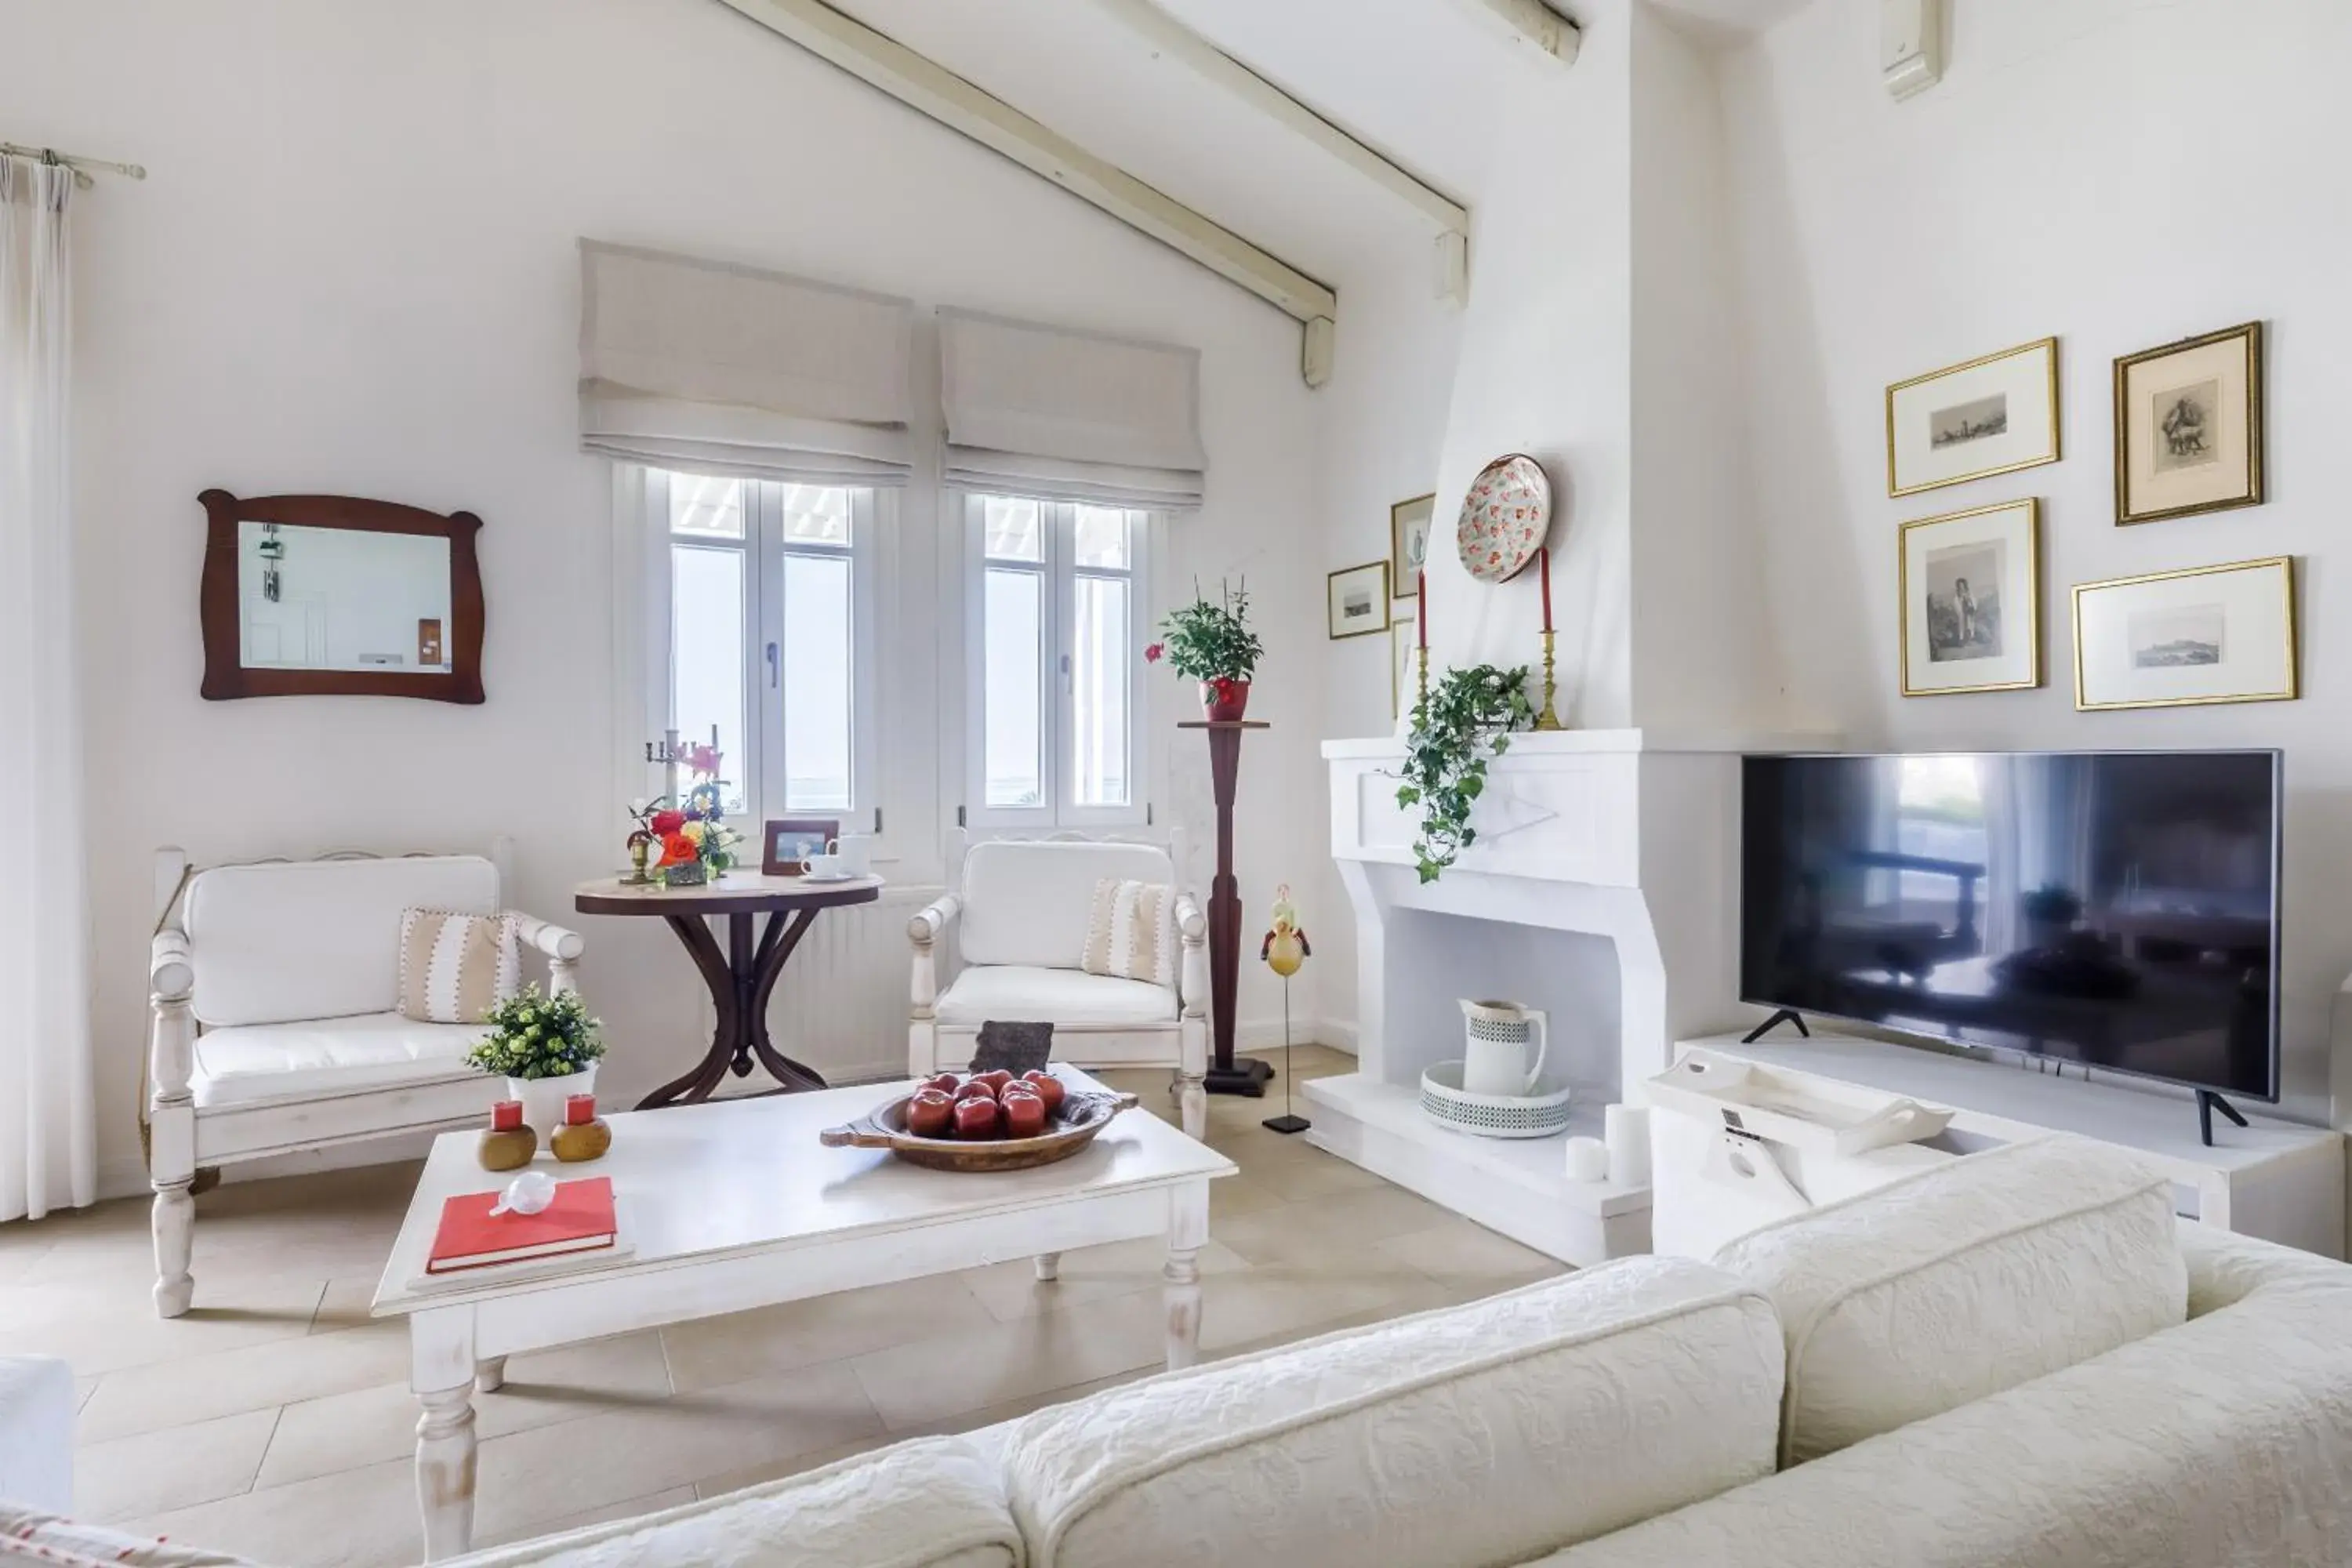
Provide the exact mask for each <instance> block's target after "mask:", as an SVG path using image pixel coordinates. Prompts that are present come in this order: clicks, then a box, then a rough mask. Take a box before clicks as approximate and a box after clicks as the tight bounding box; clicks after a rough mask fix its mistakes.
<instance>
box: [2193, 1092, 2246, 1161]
mask: <svg viewBox="0 0 2352 1568" xmlns="http://www.w3.org/2000/svg"><path fill="white" fill-rule="evenodd" d="M2216 1110H2219V1111H2220V1112H2221V1114H2222V1115H2224V1116H2226V1117H2228V1118H2229V1119H2230V1120H2231V1121H2234V1122H2236V1123H2237V1124H2238V1125H2239V1126H2241V1127H2243V1126H2244V1125H2246V1119H2245V1118H2244V1117H2242V1116H2241V1115H2239V1114H2238V1108H2237V1107H2236V1106H2234V1105H2232V1104H2231V1103H2230V1102H2229V1101H2228V1100H2223V1099H2222V1098H2221V1096H2220V1095H2218V1094H2215V1093H2214V1092H2213V1091H2212V1090H2211V1089H2199V1090H2198V1091H2197V1136H2198V1137H2199V1138H2200V1139H2201V1140H2203V1141H2204V1144H2205V1147H2207V1148H2208V1149H2210V1148H2211V1147H2213V1112H2215V1111H2216Z"/></svg>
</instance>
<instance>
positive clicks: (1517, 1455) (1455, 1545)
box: [1004, 1258, 1780, 1568]
mask: <svg viewBox="0 0 2352 1568" xmlns="http://www.w3.org/2000/svg"><path fill="white" fill-rule="evenodd" d="M1779 1415H1780V1325H1779V1324H1777V1323H1776V1322H1774V1321H1773V1319H1772V1312H1771V1309H1770V1308H1769V1307H1768V1306H1767V1305H1766V1304H1765V1302H1764V1300H1763V1298H1762V1297H1761V1296H1759V1295H1758V1294H1757V1293H1756V1292H1754V1291H1753V1290H1750V1289H1747V1288H1746V1287H1744V1286H1742V1285H1741V1284H1740V1283H1739V1282H1738V1280H1736V1279H1730V1278H1729V1277H1727V1276H1726V1275H1724V1274H1721V1273H1719V1272H1717V1270H1715V1269H1713V1268H1708V1267H1707V1266H1706V1265H1705V1264H1703V1263H1694V1262H1691V1261H1689V1260H1687V1259H1684V1258H1626V1259H1623V1260H1622V1261H1619V1262H1616V1263H1612V1264H1607V1265H1604V1266H1603V1267H1601V1268H1594V1269H1590V1270H1587V1271H1586V1272H1584V1273H1580V1274H1571V1275H1569V1276H1567V1277H1566V1278H1564V1279H1552V1280H1546V1281H1545V1282H1544V1283H1542V1284H1540V1285H1536V1286H1531V1287H1529V1288H1528V1289H1524V1290H1517V1291H1513V1292H1510V1293H1509V1294H1507V1295H1502V1296H1496V1297H1492V1298H1490V1299H1488V1300H1484V1301H1477V1302H1474V1303H1472V1304H1471V1305H1469V1306H1465V1307H1454V1308H1449V1309H1446V1310H1443V1311H1437V1312H1427V1313H1423V1314H1422V1315H1420V1316H1418V1317H1412V1318H1404V1319H1400V1320H1398V1321H1394V1322H1390V1323H1383V1324H1381V1325H1379V1326H1378V1327H1375V1328H1370V1329H1363V1330H1358V1331H1351V1332H1349V1333H1343V1334H1336V1335H1332V1336H1329V1337H1328V1338H1325V1339H1321V1340H1317V1341H1311V1342H1307V1343H1305V1344H1299V1345H1287V1346H1285V1347H1283V1348H1282V1349H1280V1350H1276V1351H1272V1352H1266V1353H1265V1354H1263V1355H1256V1356H1244V1357H1241V1358H1238V1359H1236V1360H1234V1361H1229V1362H1221V1363H1217V1364H1215V1365H1213V1366H1207V1367H1201V1368H1198V1369H1195V1370H1193V1371H1191V1372H1181V1373H1170V1374H1167V1375H1165V1376H1161V1377H1157V1378H1152V1379H1150V1380H1148V1381H1146V1382H1143V1383H1139V1384H1129V1386H1127V1387H1124V1388H1117V1389H1112V1390H1110V1391H1108V1392H1107V1393H1103V1394H1096V1395H1094V1396H1092V1397H1091V1398H1088V1399H1086V1400H1083V1401H1080V1402H1079V1403H1077V1404H1075V1405H1062V1406H1058V1407H1055V1408H1053V1409H1049V1410H1045V1411H1042V1412H1040V1413H1039V1414H1037V1415H1031V1416H1028V1417H1025V1418H1024V1419H1023V1420H1021V1421H1018V1422H1016V1423H1014V1424H1013V1426H1012V1427H1011V1429H1010V1431H1009V1433H1008V1434H1007V1436H1006V1438H1005V1446H1004V1462H1005V1468H1006V1475H1007V1478H1008V1489H1009V1491H1010V1493H1011V1496H1012V1500H1013V1516H1014V1517H1015V1518H1016V1519H1018V1520H1019V1521H1021V1526H1022V1534H1023V1535H1024V1537H1025V1538H1026V1539H1027V1540H1028V1542H1029V1564H1030V1568H1097V1565H1098V1564H1099V1565H1101V1568H1113V1565H1116V1568H1160V1565H1167V1568H1175V1565H1176V1564H1184V1565H1186V1568H1192V1565H1194V1564H1200V1563H1236V1564H1240V1563H1250V1564H1256V1563H1290V1564H1298V1565H1300V1568H1306V1565H1307V1564H1323V1563H1333V1564H1337V1563H1363V1564H1372V1563H1398V1564H1405V1563H1410V1564H1412V1568H1491V1565H1493V1564H1496V1563H1523V1562H1526V1561H1527V1560H1528V1559H1529V1558H1531V1557H1535V1556H1538V1555H1539V1554H1541V1553H1542V1552H1547V1551H1549V1550H1552V1549H1553V1548H1555V1547H1559V1546H1561V1545H1565V1544H1567V1543H1568V1542H1574V1541H1582V1540H1586V1539H1589V1538H1591V1537H1592V1536H1596V1535H1600V1534H1603V1533H1605V1532H1607V1531H1612V1530H1616V1529H1618V1528H1621V1527H1622V1526H1624V1525H1627V1524H1631V1523H1633V1521H1637V1520H1642V1519H1647V1518H1649V1517H1650V1516H1651V1515H1653V1514H1656V1513H1660V1512H1663V1511H1664V1510H1668V1509H1672V1508H1677V1507H1680V1506H1681V1505H1683V1504H1685V1503H1687V1502H1694V1501H1696V1500H1698V1499H1701V1498H1705V1497H1711V1496H1713V1495H1715V1494H1716V1493H1717V1492H1720V1491H1724V1490H1726V1489H1729V1488H1732V1487H1736V1486H1739V1485H1741V1484H1743V1483H1745V1482H1748V1481H1751V1480H1754V1479H1758V1478H1759V1477H1762V1476H1767V1475H1769V1474H1771V1472H1772V1446H1773V1436H1774V1431H1775V1426H1776V1424H1777V1422H1778V1419H1779Z"/></svg>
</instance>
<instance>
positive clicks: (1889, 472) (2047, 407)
mask: <svg viewBox="0 0 2352 1568" xmlns="http://www.w3.org/2000/svg"><path fill="white" fill-rule="evenodd" d="M2058 458H2059V444H2058V340H2057V339H2056V338H2040V339H2037V340H2035V341H2034V342H2030V343H2020V344H2018V345H2017V346H2016V347H2015V348H2013V349H2002V350H2000V352H1998V353H1989V354H1986V355H1984V356H1983V357H1982V358H1980V359H1972V360H1969V361H1968V362H1967V363H1962V364H1955V365H1947V366H1946V367H1945V368H1943V369H1942V370H1931V371H1929V372H1928V373H1927V374H1925V375H1915V376H1913V377H1912V378H1911V379H1910V380H1908V381H1898V382H1896V383H1895V384H1894V385H1892V386H1890V387H1888V388H1887V389H1886V493H1887V494H1888V495H1890V496H1907V495H1916V494H1917V493H1918V492H1919V491H1921V490H1932V489H1940V488H1942V487H1943V486H1945V485H1958V484H1965V483H1967V482H1968V481H1969V480H1970V479H1988V478H1990V477H1991V476H1992V475H1994V474H2010V473H2015V472H2016V471H2017V470H2018V469H2020V468H2036V467H2039V466H2040V465H2042V464H2043V463H2054V462H2056V461H2057V460H2058Z"/></svg>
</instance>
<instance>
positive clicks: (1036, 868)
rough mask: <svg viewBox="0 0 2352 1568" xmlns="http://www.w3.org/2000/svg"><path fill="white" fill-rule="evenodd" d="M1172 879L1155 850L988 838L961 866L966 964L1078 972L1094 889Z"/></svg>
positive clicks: (960, 939)
mask: <svg viewBox="0 0 2352 1568" xmlns="http://www.w3.org/2000/svg"><path fill="white" fill-rule="evenodd" d="M1106 877H1108V878H1109V879H1111V880H1113V881H1125V882H1166V883H1171V884H1172V883H1173V882H1174V881H1175V880H1176V871H1175V868H1174V866H1173V865H1172V864H1171V862H1170V860H1169V858H1168V851H1167V850H1165V849H1162V848H1161V847H1160V846H1158V845H1156V844H1116V843H1101V844H1098V843H1078V842H1072V841H1065V840H1050V841H1034V840H1028V841H1023V840H1011V839H993V838H992V839H989V840H987V841H985V842H983V843H979V844H975V845H973V846H972V847H971V850H970V851H969V852H968V853H967V854H966V855H965V857H964V862H963V914H962V917H961V919H960V920H959V921H957V922H956V942H957V948H958V951H959V952H961V953H962V954H963V961H964V962H965V963H1004V964H1029V965H1034V967H1037V968H1040V969H1076V968H1077V967H1078V963H1079V961H1080V959H1081V958H1082V957H1084V955H1085V953H1086V950H1087V912H1088V911H1089V910H1091V909H1092V908H1093V906H1094V896H1095V884H1096V883H1097V882H1098V881H1100V880H1102V879H1104V878H1106Z"/></svg>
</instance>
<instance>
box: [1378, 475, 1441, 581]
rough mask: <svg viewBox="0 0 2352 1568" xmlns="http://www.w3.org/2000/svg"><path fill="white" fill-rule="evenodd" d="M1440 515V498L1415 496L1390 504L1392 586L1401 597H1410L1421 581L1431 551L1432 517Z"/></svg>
mask: <svg viewBox="0 0 2352 1568" xmlns="http://www.w3.org/2000/svg"><path fill="white" fill-rule="evenodd" d="M1436 515H1437V498H1436V497H1435V496H1433V495H1426V496H1415V497H1413V498H1412V500H1401V501H1399V502H1397V503H1396V505H1394V506H1392V507H1391V508H1389V589H1390V592H1391V594H1392V595H1394V596H1395V597H1397V598H1400V599H1410V598H1412V596H1413V590H1414V588H1416V587H1417V586H1419V584H1420V579H1421V563H1422V562H1423V560H1425V559H1427V557H1428V555H1429V524H1430V520H1431V519H1433V518H1434V517H1435V516H1436Z"/></svg>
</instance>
